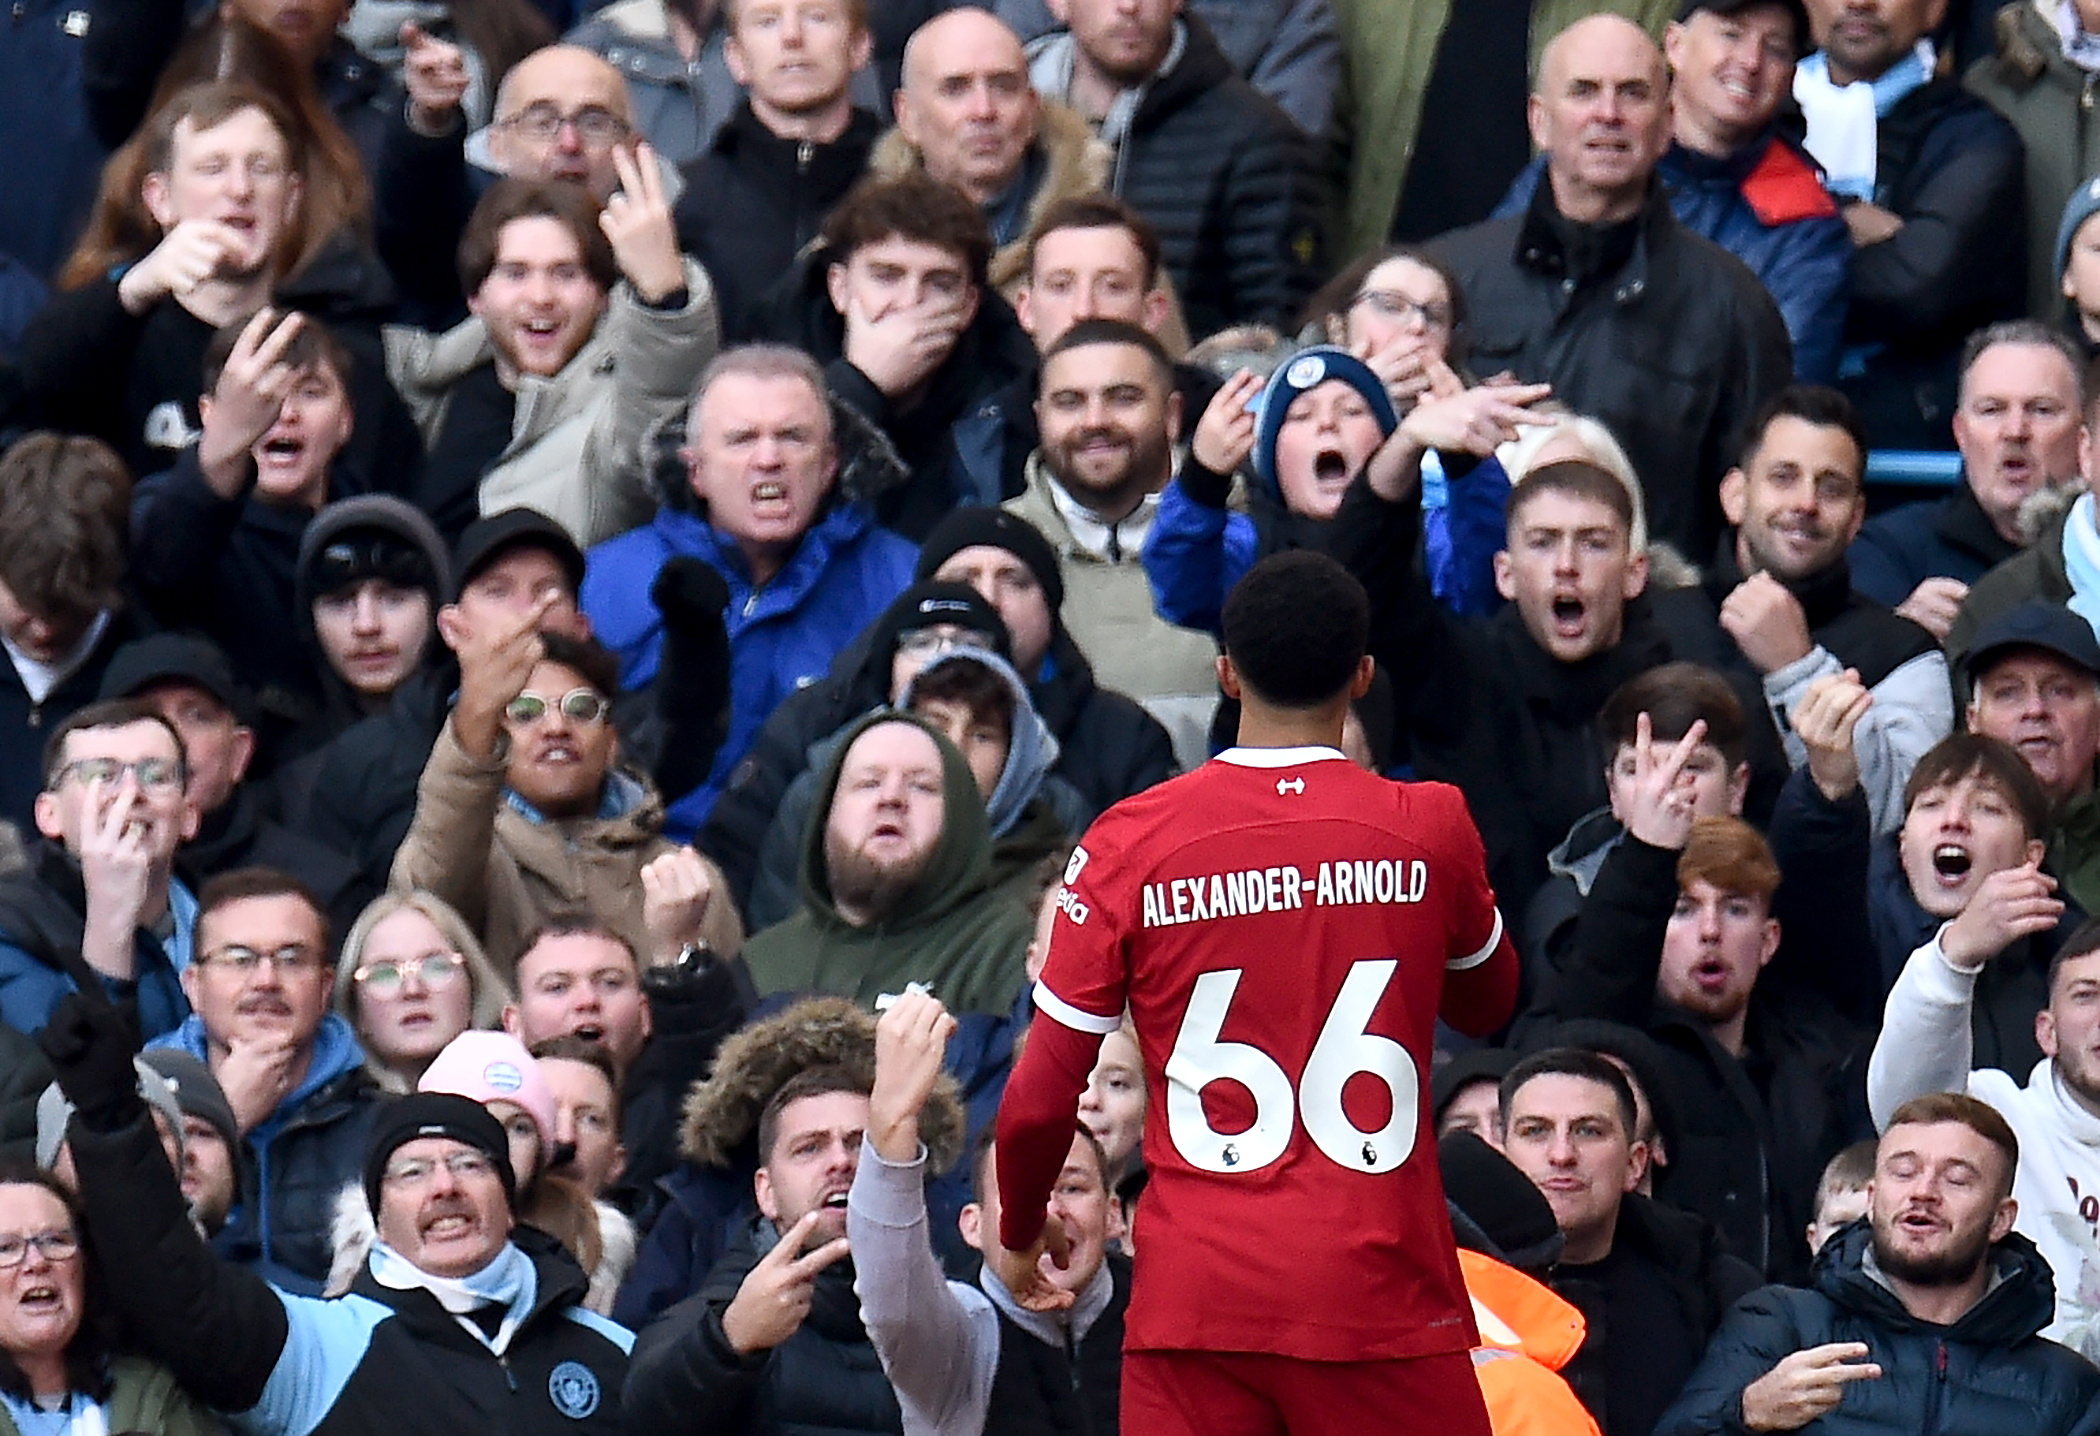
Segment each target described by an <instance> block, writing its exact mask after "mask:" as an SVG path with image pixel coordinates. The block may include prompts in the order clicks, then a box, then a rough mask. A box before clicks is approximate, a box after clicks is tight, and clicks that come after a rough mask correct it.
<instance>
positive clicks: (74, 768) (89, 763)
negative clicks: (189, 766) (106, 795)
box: [51, 758, 188, 793]
mask: <svg viewBox="0 0 2100 1436" xmlns="http://www.w3.org/2000/svg"><path fill="white" fill-rule="evenodd" d="M126 773H129V774H131V776H132V777H134V778H136V779H138V781H139V787H140V789H141V790H143V791H145V792H149V793H164V792H166V791H168V790H169V789H170V788H180V787H181V786H182V785H183V784H184V783H185V782H187V781H188V777H187V775H186V774H185V773H184V772H183V770H182V762H181V760H180V759H177V758H139V759H136V760H135V761H133V762H129V763H127V762H125V761H124V760H123V759H121V758H75V759H74V760H73V761H72V762H70V763H68V764H66V765H65V766H64V767H63V768H60V769H59V770H58V772H57V773H56V774H54V775H53V777H52V779H51V787H52V790H53V791H56V790H57V789H59V788H62V787H64V786H65V783H66V779H68V778H78V779H79V780H80V781H81V782H83V783H87V784H90V785H92V784H95V783H104V784H107V785H109V786H111V787H114V786H116V785H117V784H118V783H121V782H123V781H124V775H125V774H126Z"/></svg>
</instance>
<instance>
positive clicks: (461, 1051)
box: [416, 1032, 554, 1159]
mask: <svg viewBox="0 0 2100 1436" xmlns="http://www.w3.org/2000/svg"><path fill="white" fill-rule="evenodd" d="M416 1090H417V1091H419V1092H454V1093H457V1094H458V1095H459V1096H462V1097H471V1098H473V1099H474V1100H475V1101H476V1102H479V1103H481V1104H482V1105H483V1106H486V1105H487V1104H489V1103H490V1102H515V1103H516V1104H517V1105H518V1106H520V1107H523V1108H524V1109H525V1110H526V1111H527V1112H529V1113H531V1114H532V1120H533V1122H534V1124H535V1125H537V1126H538V1127H539V1129H540V1151H541V1153H542V1155H543V1159H544V1157H545V1156H546V1154H551V1153H552V1152H553V1151H554V1089H553V1088H552V1087H549V1086H548V1085H547V1079H546V1078H545V1077H543V1076H541V1075H540V1064H539V1063H538V1062H536V1061H534V1060H533V1056H532V1054H531V1053H530V1052H527V1051H526V1050H525V1044H524V1043H522V1042H520V1041H518V1039H517V1038H515V1037H513V1036H511V1035H510V1034H509V1033H508V1032H462V1033H460V1034H459V1036H457V1037H455V1038H453V1039H452V1040H451V1041H450V1042H447V1043H446V1044H445V1048H444V1050H443V1051H442V1052H440V1053H438V1055H437V1056H436V1057H434V1058H432V1059H431V1063H430V1066H429V1068H428V1069H426V1070H425V1071H424V1073H423V1080H422V1081H420V1082H418V1083H416Z"/></svg>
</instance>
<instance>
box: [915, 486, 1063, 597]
mask: <svg viewBox="0 0 2100 1436" xmlns="http://www.w3.org/2000/svg"><path fill="white" fill-rule="evenodd" d="M979 544H988V545H990V546H991V547H993V548H1003V549H1005V550H1006V551H1007V552H1008V553H1010V554H1012V555H1013V556H1014V557H1015V558H1017V559H1019V560H1020V561H1021V562H1022V563H1025V564H1027V565H1028V568H1029V571H1030V572H1031V573H1033V574H1034V575H1035V581H1036V582H1037V583H1039V584H1041V585H1042V586H1043V597H1044V598H1046V599H1048V600H1049V601H1050V613H1051V616H1052V617H1055V616H1056V614H1057V611H1058V610H1059V609H1061V608H1063V607H1064V606H1065V576H1064V572H1063V570H1062V569H1060V568H1059V567H1058V563H1057V550H1056V549H1054V548H1052V547H1050V540H1048V539H1046V538H1044V537H1043V535H1042V531H1041V530H1040V529H1038V528H1037V527H1036V526H1035V525H1034V524H1032V523H1030V522H1028V520H1026V519H1024V518H1021V517H1019V516H1018V515H1016V514H1010V513H1008V512H1007V511H1006V510H1005V509H993V508H985V507H982V506H979V505H971V506H969V507H967V508H960V509H951V510H949V511H948V516H947V517H946V518H944V519H942V520H941V521H940V522H939V523H937V524H935V525H934V526H933V529H932V531H931V532H930V533H928V534H927V535H926V542H924V543H923V544H920V545H919V577H920V578H931V577H932V576H933V574H934V571H935V570H936V569H938V568H939V567H940V566H941V565H942V564H944V563H946V562H947V561H948V560H949V559H951V558H953V557H955V555H956V554H958V553H960V552H961V551H962V550H964V549H966V548H975V547H976V546H977V545H979Z"/></svg>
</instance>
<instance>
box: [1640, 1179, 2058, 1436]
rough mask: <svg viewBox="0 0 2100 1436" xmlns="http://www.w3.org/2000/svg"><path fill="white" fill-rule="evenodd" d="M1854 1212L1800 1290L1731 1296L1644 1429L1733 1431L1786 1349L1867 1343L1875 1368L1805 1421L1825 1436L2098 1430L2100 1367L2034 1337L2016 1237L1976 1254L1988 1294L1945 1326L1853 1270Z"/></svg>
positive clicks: (2027, 1251) (2038, 1307) (1857, 1227)
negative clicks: (1755, 1388) (1695, 1360)
mask: <svg viewBox="0 0 2100 1436" xmlns="http://www.w3.org/2000/svg"><path fill="white" fill-rule="evenodd" d="M1872 1240H1873V1232H1872V1230H1871V1229H1870V1228H1869V1226H1868V1224H1867V1222H1866V1220H1865V1219H1864V1218H1863V1219H1861V1220H1859V1221H1856V1222H1854V1223H1853V1224H1852V1225H1851V1226H1849V1227H1846V1228H1845V1229H1844V1230H1843V1231H1841V1232H1839V1233H1838V1234H1837V1235H1835V1236H1833V1237H1832V1238H1831V1239H1830V1241H1829V1242H1828V1243H1827V1244H1826V1245H1825V1246H1824V1248H1823V1250H1822V1251H1821V1252H1820V1253H1818V1254H1817V1257H1816V1265H1815V1275H1814V1278H1813V1286H1812V1287H1811V1288H1810V1289H1808V1290H1803V1289H1801V1288H1799V1287H1787V1286H1768V1287H1765V1288H1763V1289H1762V1290H1760V1291H1755V1292H1752V1293H1751V1294H1750V1295H1749V1296H1746V1297H1744V1298H1743V1299H1742V1300H1741V1301H1739V1302H1737V1303H1736V1305H1735V1309H1734V1310H1733V1311H1731V1312H1730V1313H1729V1314H1728V1320H1727V1321H1726V1322H1724V1323H1723V1324H1722V1326H1721V1329H1720V1330H1719V1331H1718V1332H1716V1333H1715V1334H1714V1339H1713V1344H1712V1345H1711V1346H1709V1347H1708V1348H1707V1351H1706V1359H1705V1360H1704V1361H1702V1362H1700V1363H1699V1369H1698V1370H1697V1371H1695V1372H1693V1373H1692V1378H1691V1380H1690V1381H1688V1382H1687V1383H1685V1387H1684V1391H1683V1393H1682V1394H1681V1395H1679V1397H1678V1398H1677V1404H1676V1405H1674V1406H1672V1407H1671V1408H1670V1409H1669V1411H1667V1412H1665V1413H1664V1415H1663V1418H1662V1421H1661V1423H1660V1424H1659V1425H1657V1426H1656V1428H1655V1436H1719V1433H1724V1432H1725V1433H1729V1436H1736V1433H1743V1432H1747V1431H1748V1430H1749V1428H1748V1427H1746V1426H1745V1425H1744V1424H1743V1388H1745V1387H1747V1386H1748V1385H1750V1383H1751V1382H1753V1381H1756V1380H1757V1379H1758V1378H1760V1377H1762V1376H1763V1375H1764V1374H1765V1373H1766V1372H1768V1371H1770V1370H1771V1369H1772V1368H1773V1367H1775V1366H1777V1365H1778V1364H1779V1363H1780V1361H1781V1360H1782V1359H1784V1358H1785V1357H1787V1356H1790V1355H1792V1354H1793V1353H1794V1352H1797V1351H1805V1350H1807V1349H1808V1348H1810V1347H1814V1346H1823V1345H1826V1344H1828V1343H1831V1342H1838V1341H1857V1342H1864V1343H1865V1344H1866V1346H1867V1355H1866V1357H1865V1358H1864V1359H1865V1360H1867V1361H1871V1362H1874V1363H1875V1364H1876V1365H1878V1366H1880V1368H1881V1376H1880V1378H1879V1379H1877V1380H1872V1381H1854V1382H1852V1383H1850V1384H1849V1385H1847V1386H1846V1387H1845V1389H1844V1390H1845V1394H1844V1397H1843V1399H1841V1400H1840V1401H1839V1402H1838V1404H1837V1406H1836V1408H1835V1409H1833V1410H1831V1411H1829V1412H1827V1413H1826V1414H1825V1415H1823V1416H1822V1417H1820V1418H1818V1419H1817V1420H1816V1421H1815V1422H1813V1423H1811V1427H1810V1428H1809V1429H1813V1430H1815V1431H1817V1432H1820V1433H1827V1436H1868V1433H1873V1434H1874V1436H1880V1434H1881V1433H1888V1436H1895V1433H1899V1432H1900V1433H1903V1436H1912V1433H1918V1432H1963V1433H1979V1436H1980V1433H1985V1432H1993V1433H1996V1432H2004V1433H2018V1436H2060V1433H2069V1432H2078V1433H2091V1432H2094V1431H2100V1369H2095V1368H2094V1366H2093V1365H2092V1363H2091V1362H2089V1361H2087V1360H2086V1359H2085V1358H2084V1357H2082V1356H2080V1355H2078V1354H2077V1353H2076V1352H2074V1351H2071V1350H2070V1349H2069V1348H2067V1347H2062V1346H2058V1345H2057V1344H2056V1343H2055V1342H2053V1341H2049V1340H2047V1339H2045V1338H2043V1337H2041V1336H2039V1335H2037V1334H2036V1333H2038V1332H2039V1331H2041V1329H2042V1328H2043V1327H2045V1326H2047V1325H2048V1324H2049V1321H2050V1318H2051V1317H2052V1316H2053V1315H2054V1314H2055V1296H2054V1293H2055V1282H2054V1281H2053V1280H2052V1278H2051V1276H2050V1272H2049V1264H2048V1263H2047V1262H2046V1261H2044V1260H2043V1259H2042V1256H2041V1253H2039V1252H2037V1251H2036V1250H2035V1249H2034V1247H2033V1245H2032V1244H2031V1243H2030V1242H2029V1241H2028V1240H2027V1238H2025V1237H2023V1236H2020V1235H2018V1234H2017V1233H2015V1234H2013V1235H2011V1236H2008V1237H2006V1238H2005V1240H2003V1241H2002V1242H1999V1243H1998V1244H1997V1246H1996V1247H1994V1248H1993V1249H1992V1251H1991V1254H1990V1257H1989V1260H1990V1262H1991V1265H1992V1270H1993V1282H1994V1284H1993V1285H1992V1286H1991V1288H1990V1290H1988V1291H1987V1292H1985V1293H1984V1297H1983V1300H1981V1301H1979V1302H1978V1303H1977V1304H1976V1305H1975V1306H1973V1307H1971V1308H1970V1309H1969V1311H1968V1313H1967V1314H1966V1315H1965V1316H1963V1317H1962V1318H1961V1320H1959V1321H1957V1322H1955V1323H1954V1324H1953V1325H1952V1326H1936V1325H1934V1324H1933V1323H1931V1322H1927V1321H1920V1320H1919V1319H1918V1318H1916V1317H1914V1316H1912V1315H1911V1314H1910V1313H1909V1312H1908V1311H1906V1310H1905V1309H1904V1307H1903V1305H1902V1303H1901V1302H1899V1301H1897V1300H1896V1296H1895V1294H1894V1293H1893V1292H1891V1291H1890V1290H1889V1289H1888V1288H1887V1287H1886V1286H1883V1285H1882V1284H1881V1283H1880V1282H1879V1281H1877V1280H1876V1279H1875V1278H1874V1276H1873V1275H1872V1274H1870V1272H1869V1271H1868V1270H1867V1269H1866V1266H1865V1259H1866V1257H1867V1255H1868V1253H1869V1250H1870V1247H1871V1244H1872Z"/></svg>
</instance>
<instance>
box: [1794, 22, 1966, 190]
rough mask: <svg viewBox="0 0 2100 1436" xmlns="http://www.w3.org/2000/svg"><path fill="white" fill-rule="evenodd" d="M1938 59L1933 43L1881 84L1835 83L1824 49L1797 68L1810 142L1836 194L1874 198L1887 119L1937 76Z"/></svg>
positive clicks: (1922, 47)
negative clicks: (1900, 103)
mask: <svg viewBox="0 0 2100 1436" xmlns="http://www.w3.org/2000/svg"><path fill="white" fill-rule="evenodd" d="M1937 63H1938V55H1937V54H1936V53H1935V51H1934V50H1933V48H1932V42H1931V41H1930V40H1920V41H1918V43H1917V46H1916V47H1915V48H1914V49H1912V51H1911V52H1910V53H1909V54H1908V55H1905V56H1904V57H1903V58H1902V59H1900V60H1898V61H1897V62H1896V63H1895V64H1893V65H1891V66H1889V67H1888V69H1887V70H1885V71H1883V72H1882V74H1881V77H1880V78H1879V79H1877V80H1872V81H1868V80H1854V81H1853V82H1852V83H1851V84H1849V85H1839V84H1833V83H1832V82H1831V79H1830V61H1829V58H1828V57H1827V56H1825V55H1824V54H1823V52H1822V51H1820V50H1818V51H1817V52H1816V53H1815V54H1813V55H1810V56H1809V57H1808V58H1807V59H1806V60H1803V61H1802V62H1801V63H1800V64H1799V65H1798V66H1796V67H1795V70H1794V98H1795V100H1797V101H1798V102H1799V103H1800V105H1801V114H1802V117H1803V118H1804V119H1806V120H1807V121H1808V135H1807V137H1806V139H1805V140H1804V142H1803V143H1804V144H1805V145H1806V146H1807V149H1808V152H1809V153H1810V154H1811V155H1813V156H1815V160H1816V163H1817V164H1819V165H1821V166H1822V167H1823V170H1824V174H1825V180H1824V183H1826V184H1827V185H1828V186H1829V187H1830V192H1831V193H1832V194H1837V195H1843V196H1845V197H1847V198H1850V199H1872V198H1873V197H1874V187H1875V184H1876V182H1877V180H1878V178H1879V176H1878V173H1877V170H1878V168H1879V160H1878V145H1879V141H1880V124H1879V121H1880V119H1881V117H1882V116H1884V115H1886V114H1887V113H1888V112H1889V111H1890V110H1892V109H1894V108H1895V107H1896V104H1897V102H1898V101H1900V100H1901V99H1902V98H1903V97H1904V96H1905V95H1908V94H1909V93H1910V92H1911V91H1913V90H1915V89H1917V88H1918V87H1919V86H1920V85H1923V84H1924V83H1925V82H1926V81H1927V80H1930V79H1931V78H1932V72H1933V67H1934V66H1935V64H1937Z"/></svg>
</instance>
